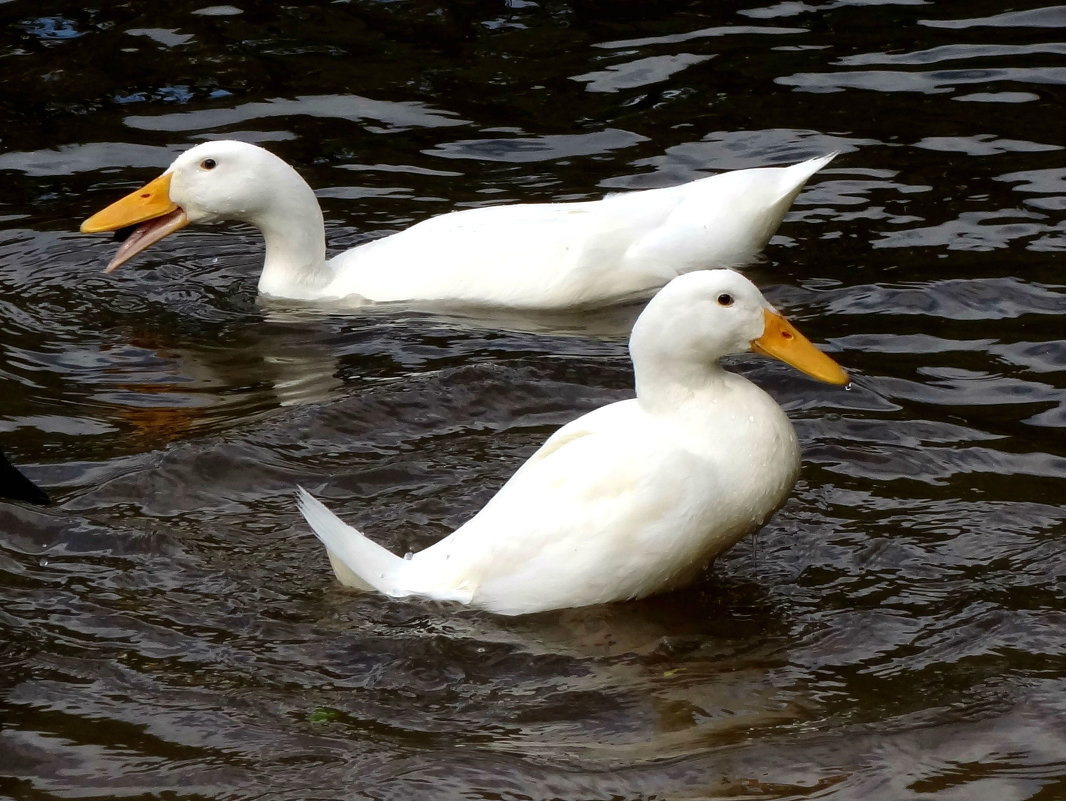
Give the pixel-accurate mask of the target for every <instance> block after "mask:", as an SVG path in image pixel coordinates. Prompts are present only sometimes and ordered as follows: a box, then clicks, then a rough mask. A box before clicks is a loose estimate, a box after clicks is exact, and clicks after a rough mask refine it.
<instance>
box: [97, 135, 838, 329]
mask: <svg viewBox="0 0 1066 801" xmlns="http://www.w3.org/2000/svg"><path fill="white" fill-rule="evenodd" d="M833 155H835V154H830V155H827V156H822V157H820V158H815V159H810V160H809V161H804V162H802V163H800V164H795V165H792V166H791V167H765V168H756V169H748V170H735V171H732V172H725V173H721V174H719V175H714V176H711V177H708V178H701V179H698V180H695V181H691V182H689V183H686V184H682V185H680V186H673V187H666V188H662V189H646V190H640V191H634V192H624V193H620V194H616V195H609V196H608V197H606V198H604V199H602V200H594V201H585V202H577V203H543V204H514V205H504V206H490V207H485V208H475V209H467V210H464V211H457V212H452V213H449V214H443V215H441V216H439V217H433V218H431V219H428V220H426V221H424V222H421V223H418V224H417V225H414V226H412V227H411V228H409V229H407V230H405V231H401V232H400V233H397V234H393V235H391V236H386V237H383V238H381V239H378V240H375V241H372V242H368V243H366V244H364V245H360V246H358V247H355V248H352V249H351V250H348V251H346V252H344V253H340V254H338V255H337V256H334V257H333V258H332V259H329V260H327V259H326V246H325V231H324V225H323V220H322V212H321V210H320V208H319V205H318V201H317V199H316V198H315V195H314V193H313V192H312V191H311V189H310V187H309V186H308V185H307V184H306V182H304V180H303V179H302V178H301V177H300V176H299V175H298V174H297V173H296V171H295V170H294V169H293V168H292V167H290V166H289V165H288V164H286V163H285V162H284V161H283V160H281V159H280V158H278V157H277V156H275V155H273V154H271V153H270V152H268V151H266V150H264V149H262V148H260V147H257V146H255V145H250V144H247V143H244V142H234V141H218V142H205V143H203V144H200V145H197V146H196V147H193V148H192V149H190V150H188V151H186V152H185V153H183V154H182V155H180V156H178V158H177V159H175V161H174V163H173V164H171V165H170V168H169V169H168V170H167V171H166V172H165V173H164V174H163V175H162V176H160V177H159V178H157V179H156V180H154V181H152V182H151V183H149V184H147V185H146V186H144V187H142V188H141V189H139V190H137V191H136V192H133V193H131V194H130V195H128V196H126V197H125V198H122V199H121V200H119V201H116V202H115V203H113V204H112V205H110V206H108V207H107V208H106V209H104V210H103V211H100V212H98V213H97V214H95V215H93V216H92V217H90V218H89V219H88V220H86V221H85V222H84V223H83V224H82V231H84V232H95V231H111V230H116V229H119V228H124V227H127V226H130V225H134V224H141V225H140V227H139V228H138V230H137V231H136V232H135V233H134V235H133V236H131V237H130V238H129V239H128V240H127V241H126V242H125V243H124V244H123V245H122V246H121V247H120V249H119V251H118V253H117V254H116V256H115V258H114V260H113V261H112V262H111V265H110V266H109V268H108V269H109V270H112V269H114V268H115V267H117V266H119V265H120V264H122V263H124V262H125V261H127V260H129V259H130V258H131V257H132V256H133V255H135V254H136V253H139V252H140V251H141V250H143V249H144V248H146V247H148V246H149V245H150V244H152V243H153V242H156V241H158V240H160V239H162V238H163V237H164V236H167V235H168V234H170V233H173V232H174V231H176V230H178V229H180V228H182V227H184V226H185V225H187V224H189V223H197V222H210V221H218V220H241V221H244V222H248V223H251V224H252V225H254V226H256V227H257V228H259V230H260V231H262V233H263V236H264V238H265V240H266V255H265V259H264V265H263V272H262V275H261V277H260V280H259V290H260V292H262V293H263V294H265V295H270V296H274V297H280V298H292V299H299V300H312V301H313V300H341V299H353V300H357V301H362V300H367V301H435V302H436V301H445V302H452V303H470V304H485V305H494V306H506V307H512V308H522V309H562V308H569V307H574V306H587V305H593V304H605V303H610V302H613V301H617V300H621V299H625V298H628V297H631V296H635V295H640V294H642V293H645V294H650V293H651V292H652V291H654V290H655V289H657V288H659V287H661V286H663V285H664V284H666V283H667V282H668V281H669V280H670V279H671V278H673V277H675V276H677V275H679V274H681V273H685V272H689V271H691V270H697V269H706V268H712V267H735V266H739V265H742V264H745V263H747V262H749V261H751V260H752V259H753V258H754V257H755V256H756V255H757V254H758V253H759V251H760V250H761V249H762V248H763V247H764V246H765V245H766V243H767V242H768V241H769V239H770V237H771V236H773V234H774V232H775V231H776V230H777V227H778V225H779V224H780V223H781V219H782V217H784V215H785V212H787V211H788V209H789V207H790V206H791V204H792V201H793V200H794V199H795V197H796V195H797V194H799V192H800V190H801V189H802V188H803V185H804V183H805V182H806V181H807V179H808V178H810V177H811V175H813V174H814V173H815V172H816V171H818V170H819V169H821V168H822V167H824V166H825V165H826V164H827V163H828V162H829V161H830V160H831V159H832V158H833Z"/></svg>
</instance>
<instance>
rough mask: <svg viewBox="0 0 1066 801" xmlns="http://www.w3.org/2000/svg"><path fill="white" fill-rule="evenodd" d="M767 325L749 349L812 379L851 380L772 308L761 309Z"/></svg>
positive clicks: (835, 381) (844, 381)
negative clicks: (799, 371) (790, 366)
mask: <svg viewBox="0 0 1066 801" xmlns="http://www.w3.org/2000/svg"><path fill="white" fill-rule="evenodd" d="M763 316H764V318H765V321H766V327H765V328H764V329H763V332H762V336H761V337H759V338H758V339H755V340H752V343H751V349H752V350H753V351H755V352H756V353H761V354H763V355H764V356H773V357H774V358H775V359H780V360H781V361H783V362H784V363H785V364H791V365H792V366H793V367H795V368H796V369H797V370H802V371H803V372H804V373H806V374H807V375H809V376H811V378H817V379H818V380H819V381H825V382H826V383H828V384H838V385H841V386H843V385H844V384H847V383H849V382H850V381H851V379H850V378H848V374H847V373H845V372H844V369H843V368H842V367H841V366H840V365H839V364H837V363H836V362H835V361H833V360H832V359H830V358H829V357H828V356H826V355H825V354H824V353H822V352H821V351H820V350H818V348H816V347H815V346H814V345H813V344H812V343H811V341H810V340H809V339H807V337H805V336H803V334H801V333H800V332H799V331H797V330H796V327H795V326H794V325H792V323H790V322H789V321H788V320H786V319H785V318H784V317H782V316H781V315H780V314H778V313H777V312H775V311H772V310H770V309H763Z"/></svg>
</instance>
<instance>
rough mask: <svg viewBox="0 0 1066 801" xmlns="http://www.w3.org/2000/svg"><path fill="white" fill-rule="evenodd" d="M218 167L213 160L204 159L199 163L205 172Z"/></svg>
mask: <svg viewBox="0 0 1066 801" xmlns="http://www.w3.org/2000/svg"><path fill="white" fill-rule="evenodd" d="M217 166H218V162H217V161H215V160H214V159H204V160H203V161H201V162H200V167H201V168H202V169H205V170H213V169H215V167H217Z"/></svg>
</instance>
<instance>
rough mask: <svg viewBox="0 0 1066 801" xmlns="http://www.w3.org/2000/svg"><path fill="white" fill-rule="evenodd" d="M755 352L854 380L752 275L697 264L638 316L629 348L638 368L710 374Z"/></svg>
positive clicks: (830, 378)
mask: <svg viewBox="0 0 1066 801" xmlns="http://www.w3.org/2000/svg"><path fill="white" fill-rule="evenodd" d="M748 351H754V352H756V353H761V354H764V355H766V356H772V357H774V358H776V359H780V360H781V361H783V362H785V363H786V364H790V365H792V366H793V367H795V368H796V369H797V370H801V371H802V372H804V373H806V374H807V375H809V376H811V377H813V378H817V379H818V380H820V381H825V382H827V383H830V384H837V385H845V384H847V383H848V382H849V380H850V379H849V378H848V374H847V373H846V372H844V370H843V368H841V367H840V365H838V364H837V363H836V362H835V361H833V359H831V358H830V357H829V356H827V355H825V354H824V353H823V352H822V351H820V350H819V349H818V348H817V347H815V346H814V344H812V343H811V341H810V340H809V339H807V337H805V336H804V335H803V334H801V333H800V332H799V331H798V330H797V329H796V327H795V326H793V325H792V324H791V323H790V322H788V320H786V319H785V318H784V317H783V316H782V315H781V314H780V313H779V312H778V311H777V310H776V309H775V308H774V307H773V306H771V305H770V303H769V302H768V301H767V300H766V298H764V297H763V295H762V293H761V292H760V291H759V290H758V288H756V286H755V285H754V284H753V283H752V282H751V281H749V280H748V279H747V278H745V277H744V276H742V275H741V274H740V273H737V272H735V271H733V270H698V271H696V272H691V273H686V274H685V275H681V276H678V277H677V278H674V279H673V280H672V281H670V283H669V284H667V285H666V286H665V287H663V288H662V289H661V290H660V291H659V293H658V294H657V295H655V297H654V298H652V299H651V301H650V302H649V303H648V306H647V308H645V310H644V312H643V313H642V314H641V315H640V317H639V318H638V319H637V322H636V325H634V327H633V335H632V337H631V338H630V352H631V353H632V356H633V363H634V365H635V366H636V368H637V371H638V377H639V373H640V371H641V368H642V367H647V368H650V369H651V370H658V367H656V365H658V366H664V365H668V364H669V365H675V366H676V370H675V372H676V373H677V374H678V375H682V374H684V373H685V372H688V371H690V370H691V371H695V372H696V373H699V374H705V373H706V370H707V369H708V367H709V366H711V365H714V364H716V363H717V362H718V360H719V359H720V358H722V357H723V356H728V355H730V354H736V353H745V352H748Z"/></svg>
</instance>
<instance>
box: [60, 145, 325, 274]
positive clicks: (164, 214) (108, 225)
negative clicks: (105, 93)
mask: <svg viewBox="0 0 1066 801" xmlns="http://www.w3.org/2000/svg"><path fill="white" fill-rule="evenodd" d="M289 207H294V208H296V209H298V210H299V212H300V215H301V216H305V215H306V214H308V213H309V212H308V209H311V210H313V211H312V212H311V213H312V214H317V221H316V222H317V225H319V226H321V212H320V211H319V210H318V203H317V201H316V200H315V197H314V193H313V192H311V189H310V188H309V187H308V186H307V184H306V183H305V182H304V181H303V179H302V178H300V176H299V175H298V174H297V173H296V171H295V170H293V168H292V167H290V166H289V165H288V164H286V163H285V162H284V161H283V160H282V159H280V158H278V157H277V156H275V155H273V154H272V153H270V152H269V151H267V150H264V149H263V148H261V147H257V146H256V145H251V144H248V143H246V142H236V141H227V140H223V141H218V142H204V143H203V144H200V145H197V146H196V147H193V148H191V149H190V150H187V151H185V152H184V153H182V154H181V155H180V156H178V157H177V158H176V159H175V160H174V162H173V163H172V164H171V165H170V167H168V168H167V170H166V171H165V172H164V173H163V174H162V175H160V176H159V177H158V178H156V179H155V180H153V181H151V182H149V183H148V184H145V185H144V186H142V187H141V188H140V189H138V190H137V191H135V192H131V193H130V194H128V195H126V196H125V197H123V198H121V199H120V200H117V201H115V202H114V203H112V204H111V205H110V206H108V207H107V208H105V209H103V210H102V211H99V212H97V213H96V214H94V215H93V216H92V217H90V218H89V219H87V220H86V221H85V222H83V223H82V224H81V232H82V233H98V232H102V231H118V230H120V229H124V228H129V227H131V226H136V228H135V229H134V230H133V233H132V234H130V235H129V236H128V238H126V239H125V241H124V242H123V243H122V245H121V246H120V247H119V250H118V252H117V253H116V254H115V257H114V258H113V259H112V260H111V263H110V264H109V265H108V267H107V272H111V271H112V270H114V269H115V268H117V267H119V266H120V265H122V264H124V263H125V262H127V261H129V260H130V259H131V258H133V256H135V255H136V254H138V253H140V252H141V251H142V250H144V249H145V248H147V247H148V246H149V245H152V244H154V243H155V242H158V241H159V240H161V239H163V238H164V237H166V236H169V235H170V234H172V233H174V232H175V231H179V230H181V229H182V228H184V227H185V226H186V225H189V224H190V223H199V222H215V221H220V220H239V221H243V222H249V223H252V224H253V225H255V226H256V227H258V228H259V229H260V230H263V231H264V232H266V231H269V230H270V229H271V228H273V227H283V226H284V225H285V224H286V215H287V214H289V213H290V209H289Z"/></svg>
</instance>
